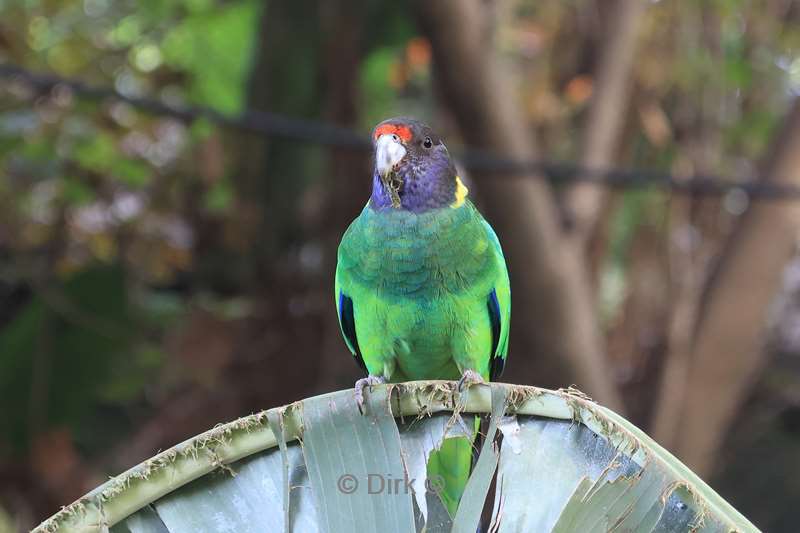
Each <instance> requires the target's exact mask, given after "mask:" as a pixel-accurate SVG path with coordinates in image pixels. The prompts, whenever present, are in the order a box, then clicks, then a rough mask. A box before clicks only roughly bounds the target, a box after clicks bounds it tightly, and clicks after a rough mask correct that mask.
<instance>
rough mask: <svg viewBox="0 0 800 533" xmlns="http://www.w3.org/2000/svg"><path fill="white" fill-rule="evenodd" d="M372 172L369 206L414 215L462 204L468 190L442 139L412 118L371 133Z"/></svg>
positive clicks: (386, 123)
mask: <svg viewBox="0 0 800 533" xmlns="http://www.w3.org/2000/svg"><path fill="white" fill-rule="evenodd" d="M372 142H373V146H374V148H375V170H374V176H373V187H372V199H371V203H372V207H373V208H377V209H383V208H394V209H404V210H408V211H414V212H422V211H428V210H430V209H436V208H441V207H446V206H458V205H461V204H462V203H463V202H464V198H465V197H466V194H467V189H466V187H464V185H463V184H462V183H461V180H460V179H459V178H458V176H457V175H456V168H455V165H454V164H453V161H452V160H451V159H450V154H449V153H448V152H447V148H446V147H445V145H444V143H443V142H442V140H441V139H440V138H439V136H437V135H436V134H435V133H434V132H433V131H432V130H431V128H430V127H428V126H427V125H425V124H423V123H421V122H419V121H417V120H414V119H412V118H405V117H400V118H391V119H388V120H384V121H383V122H381V123H380V124H378V125H377V126H376V127H375V129H374V130H373V132H372Z"/></svg>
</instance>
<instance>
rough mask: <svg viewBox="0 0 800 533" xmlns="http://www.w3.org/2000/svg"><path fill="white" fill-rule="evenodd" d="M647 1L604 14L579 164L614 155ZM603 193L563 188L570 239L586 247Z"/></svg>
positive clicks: (620, 1) (604, 162) (628, 2)
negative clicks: (569, 220)
mask: <svg viewBox="0 0 800 533" xmlns="http://www.w3.org/2000/svg"><path fill="white" fill-rule="evenodd" d="M645 5H646V3H645V2H644V1H643V0H617V1H616V2H615V3H614V5H613V8H612V9H611V10H610V13H609V16H608V24H607V31H606V32H604V36H603V39H602V42H603V49H602V51H601V53H600V61H599V63H598V65H597V69H596V75H595V84H594V90H593V92H592V98H591V101H590V104H589V116H588V118H587V122H586V128H585V130H584V138H583V154H582V156H581V161H580V162H581V165H582V166H585V167H587V168H597V169H600V168H607V167H609V166H610V165H611V163H612V162H613V160H614V157H615V154H616V151H617V147H618V145H619V140H620V136H621V135H622V131H623V125H624V122H625V121H624V118H625V113H626V111H627V108H628V100H629V95H630V87H631V76H632V72H633V64H634V56H635V54H636V41H637V37H638V34H639V28H640V22H641V20H642V18H643V16H642V15H643V14H644V11H645ZM606 196H607V191H606V188H605V187H600V186H598V185H596V184H592V183H587V182H578V183H576V184H575V185H572V186H571V187H570V188H569V189H568V190H567V192H566V197H565V206H566V209H567V211H568V214H569V216H570V218H571V221H572V231H571V233H570V238H571V239H572V240H574V241H575V244H576V246H580V247H582V248H583V247H585V246H586V243H587V242H588V240H589V239H590V238H591V236H592V233H593V231H594V227H595V224H596V222H597V219H598V216H599V215H600V212H601V211H602V208H603V203H604V201H605V198H606Z"/></svg>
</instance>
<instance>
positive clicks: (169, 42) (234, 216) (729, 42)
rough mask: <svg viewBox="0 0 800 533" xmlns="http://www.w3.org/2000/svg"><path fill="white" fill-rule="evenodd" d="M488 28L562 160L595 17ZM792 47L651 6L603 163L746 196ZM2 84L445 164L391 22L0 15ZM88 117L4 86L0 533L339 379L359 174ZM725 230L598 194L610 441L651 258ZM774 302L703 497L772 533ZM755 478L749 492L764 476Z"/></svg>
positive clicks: (715, 220) (512, 376) (651, 359)
mask: <svg viewBox="0 0 800 533" xmlns="http://www.w3.org/2000/svg"><path fill="white" fill-rule="evenodd" d="M498 4H499V7H498V8H497V9H496V11H495V13H494V16H495V17H496V21H495V27H496V36H495V39H496V43H497V46H498V49H499V53H500V56H501V58H502V61H503V62H504V63H506V64H507V66H508V68H509V70H510V71H512V72H514V73H515V74H516V75H517V76H518V77H519V79H518V80H517V81H518V85H517V86H516V94H517V96H518V98H519V102H520V106H519V107H520V112H521V113H523V114H524V116H525V119H526V121H527V122H528V123H529V124H530V126H531V128H532V129H534V130H535V131H536V133H537V136H538V139H539V142H540V145H541V146H540V152H541V153H542V154H544V155H546V157H547V158H548V159H553V160H561V161H576V160H579V159H580V156H581V150H582V146H581V142H580V139H581V135H580V132H581V128H582V125H583V123H584V121H585V120H586V113H587V108H588V105H589V102H590V100H591V96H592V93H593V87H594V83H595V77H594V76H595V75H594V72H595V68H596V67H597V62H598V53H597V50H598V49H599V48H600V47H601V45H602V42H603V40H604V39H606V38H608V35H607V34H606V33H605V28H606V24H607V17H608V10H607V9H606V8H604V7H603V6H602V4H603V2H600V1H597V0H569V1H563V2H561V1H558V2H557V1H546V2H532V1H528V0H520V1H517V2H508V3H498ZM799 22H800V6H798V4H797V3H796V2H792V1H789V0H750V1H748V0H734V1H731V0H728V1H722V0H718V1H709V2H696V1H685V2H669V1H666V0H664V1H660V2H659V1H654V2H650V3H648V7H647V9H646V11H645V13H644V15H643V18H642V21H641V28H640V30H639V38H638V39H639V42H638V45H637V51H636V56H635V60H634V67H633V70H632V72H631V82H630V83H631V86H632V90H631V96H630V99H629V101H628V102H626V105H627V106H628V108H627V111H626V115H625V116H626V118H625V122H624V126H623V130H622V134H621V139H622V140H621V142H620V143H619V145H620V148H619V150H618V153H616V154H614V159H615V161H616V162H617V163H618V164H619V165H620V166H624V167H634V168H647V169H659V170H664V171H669V172H672V173H674V174H675V175H677V176H690V175H694V174H709V173H711V174H718V175H723V176H726V177H727V178H730V179H749V178H752V177H753V176H756V175H758V172H759V166H758V164H759V161H760V160H761V158H762V157H763V154H764V153H765V151H766V150H767V147H768V145H769V143H770V140H771V139H772V136H773V134H774V132H775V129H776V127H777V125H778V124H779V123H780V120H781V118H782V117H783V116H784V114H785V113H786V111H787V109H788V107H789V105H790V102H791V100H792V98H793V97H795V96H796V95H798V94H800V23H799ZM454 23H457V22H455V21H454ZM0 61H2V62H6V63H9V64H15V65H20V66H24V67H25V68H27V69H29V70H31V71H33V72H42V73H53V74H57V75H60V76H65V77H68V78H75V79H79V80H81V81H84V82H86V83H87V84H89V85H91V86H99V87H113V88H114V89H115V90H116V91H117V92H118V93H120V94H121V95H124V96H125V97H128V98H139V97H146V98H151V99H157V100H160V101H161V102H163V103H166V104H168V105H170V106H174V107H182V106H186V105H201V106H207V107H210V108H212V109H214V110H216V111H218V112H220V113H222V114H224V115H227V116H231V117H234V116H237V115H238V114H240V113H242V112H245V111H246V110H247V109H258V110H263V111H274V112H279V113H285V114H287V115H291V116H294V117H302V118H311V119H319V120H325V121H332V122H335V123H337V124H341V125H345V126H349V127H352V128H354V129H357V130H358V131H360V132H362V133H363V132H366V131H368V130H369V128H370V127H371V126H372V125H373V124H374V123H376V122H377V121H379V120H381V119H383V118H386V117H388V116H392V115H396V114H404V115H414V116H418V117H420V118H424V119H426V120H427V121H429V122H431V123H434V124H436V125H437V126H438V128H439V129H440V130H441V132H442V133H443V134H444V135H445V136H446V138H448V140H449V143H450V144H451V145H454V146H457V145H459V144H463V142H462V141H461V140H460V135H459V132H458V130H457V129H456V127H455V124H454V123H453V120H452V118H451V117H450V115H449V114H448V109H447V107H446V106H444V105H442V104H441V100H442V94H441V93H440V92H439V90H438V89H437V87H436V85H435V83H434V68H433V63H432V51H431V45H430V44H429V41H428V39H426V38H425V36H424V35H423V33H422V32H421V31H420V30H419V29H418V27H417V24H416V19H415V17H414V15H413V13H412V12H411V11H409V10H407V9H406V7H404V5H402V3H385V2H378V1H377V0H363V1H360V2H346V1H343V0H341V1H340V0H336V1H330V2H326V1H324V0H317V1H313V0H299V1H295V2H267V3H262V2H258V1H256V0H158V1H156V0H143V1H134V0H58V1H55V0H0ZM84 96H85V95H81V94H77V93H76V92H75V91H73V90H71V89H70V88H69V87H67V86H64V85H56V86H54V87H53V88H52V90H49V91H46V92H41V91H38V90H36V88H35V87H33V86H31V85H30V84H28V83H27V82H26V81H25V80H24V79H23V78H19V77H17V78H13V77H12V78H5V79H2V80H0V302H2V305H0V400H1V401H0V428H2V431H0V479H2V483H0V531H4V530H11V531H13V530H15V529H18V528H19V529H23V528H27V527H30V526H31V525H33V524H34V523H36V522H38V521H39V520H41V519H43V518H44V517H45V516H46V515H49V514H51V513H52V512H53V511H55V510H56V509H57V508H58V507H59V506H60V505H63V504H66V503H68V502H69V501H72V500H73V499H75V498H77V497H79V496H80V495H81V494H82V493H83V492H85V491H86V490H88V489H90V488H92V487H93V486H95V485H97V484H99V483H100V482H101V481H103V480H104V479H105V478H106V477H107V476H108V475H110V474H114V473H118V472H119V471H121V470H123V469H125V468H127V467H129V466H131V465H132V464H134V463H136V462H138V461H141V460H143V459H145V458H147V457H149V456H150V455H152V454H153V453H155V452H156V451H157V450H158V449H162V448H165V447H168V446H170V445H172V444H174V443H175V442H177V441H179V440H182V439H184V438H187V437H189V436H191V435H193V434H196V433H198V432H200V431H202V430H204V429H207V428H209V427H211V426H213V425H214V424H215V423H217V422H220V421H223V420H228V419H232V418H235V417H237V416H241V415H244V414H246V413H248V412H251V411H255V410H258V409H262V408H267V407H272V406H276V405H279V404H282V403H286V402H289V401H292V400H296V399H299V398H302V397H305V396H308V395H311V394H316V393H321V392H325V391H328V390H332V389H334V388H343V387H347V386H349V385H350V384H352V381H353V380H354V379H356V378H357V377H359V376H358V373H357V368H356V366H355V364H354V363H352V361H350V359H349V355H347V353H346V351H345V349H344V345H343V343H342V342H341V340H340V339H339V333H338V330H337V326H336V319H335V315H334V310H333V305H332V299H331V294H330V291H331V285H332V273H333V267H334V265H335V245H336V243H337V242H338V239H339V237H340V236H341V233H342V232H343V230H344V229H345V227H346V225H347V223H348V222H349V220H351V219H352V218H353V217H354V216H355V215H356V214H357V213H358V210H359V209H360V208H361V206H363V203H364V201H365V200H366V198H367V196H368V186H369V185H368V184H369V161H368V157H367V156H366V155H365V154H363V153H361V152H358V151H351V150H331V149H327V148H323V147H320V146H313V145H309V144H305V143H297V142H293V141H289V140H282V139H268V138H264V137H261V136H257V135H253V134H251V133H248V132H246V131H240V130H235V129H232V128H226V127H225V126H221V125H219V124H216V123H215V122H214V121H211V120H207V119H202V118H198V119H195V120H184V119H181V118H177V117H170V116H166V115H164V114H159V113H150V112H148V111H147V110H143V109H140V108H139V107H137V106H135V105H131V104H130V103H126V102H125V101H121V100H119V99H107V98H100V99H96V98H85V97H84ZM445 98H446V96H445ZM556 189H557V191H558V190H560V188H559V187H557V188H556ZM475 190H476V191H477V193H476V198H477V200H476V201H478V202H479V203H480V201H481V195H480V186H479V184H478V186H477V187H476V189H475ZM746 208H747V198H746V197H744V198H742V197H741V195H740V194H739V195H737V194H736V192H735V191H734V192H731V193H728V194H727V195H723V196H722V197H720V198H708V199H702V200H698V201H697V202H696V203H695V204H693V206H692V207H691V215H690V216H689V217H688V218H687V219H686V220H685V221H683V222H680V221H679V222H680V223H676V218H675V213H674V196H673V195H670V194H668V193H665V192H663V191H662V190H660V189H656V188H652V189H644V190H631V191H618V192H614V193H613V195H612V198H611V199H610V201H609V202H608V204H607V206H606V207H605V209H604V210H603V214H602V221H603V223H602V225H601V230H599V231H598V235H597V236H596V238H595V240H594V243H595V244H594V245H593V246H592V247H591V253H590V256H589V259H590V262H591V263H592V268H591V269H592V272H593V276H594V281H595V284H596V292H597V302H598V304H597V306H598V310H597V313H598V316H599V317H600V320H601V324H602V327H603V331H604V333H605V335H606V338H607V342H608V346H607V352H608V361H607V364H608V365H609V367H610V368H611V370H612V374H613V376H614V380H615V383H616V384H617V385H618V387H619V388H620V390H622V391H623V397H624V399H625V401H626V405H627V406H628V408H629V413H628V416H629V418H631V419H632V420H633V421H634V422H636V423H637V424H639V425H641V426H643V427H645V428H647V427H648V424H649V421H650V419H651V418H650V417H651V416H652V413H653V411H654V410H655V408H656V406H655V405H654V401H655V399H654V398H653V396H654V395H653V393H652V391H653V388H654V386H655V383H657V376H658V375H659V374H658V373H659V372H660V369H661V368H662V366H663V365H662V362H661V361H662V359H663V358H664V356H665V353H666V347H665V343H666V342H667V340H666V339H667V332H666V326H665V324H666V323H667V322H668V317H669V314H670V308H669V304H670V294H671V288H672V285H671V284H670V283H671V281H670V275H674V272H672V274H671V273H670V270H669V268H668V266H665V265H667V264H668V263H669V258H668V256H669V255H670V251H669V249H670V247H671V246H676V245H677V246H678V247H689V248H690V249H692V250H697V249H699V248H698V247H701V246H704V247H707V248H702V249H703V250H705V249H708V250H710V251H711V252H709V253H713V252H714V251H715V250H718V248H719V246H718V244H719V242H720V239H721V236H722V235H724V234H725V233H726V232H727V231H728V230H729V229H730V227H731V225H732V224H733V223H734V222H735V220H736V218H737V217H738V216H739V215H741V213H742V212H743V211H744V210H745V209H746ZM502 237H503V236H502V235H501V238H502ZM511 268H512V269H524V268H525V266H524V265H518V264H512V265H511ZM795 270H797V267H795ZM796 277H797V276H796V275H795V276H794V277H792V275H790V274H787V279H788V281H787V282H786V284H785V287H784V290H783V291H782V294H783V296H782V298H783V300H784V305H783V306H782V307H781V306H779V307H780V309H782V310H783V311H781V312H776V316H777V318H776V319H774V320H773V322H774V328H773V329H774V330H775V333H774V334H773V335H772V337H773V341H772V342H771V343H770V347H771V348H770V350H772V351H773V352H774V353H775V354H777V355H775V356H774V357H772V358H770V361H772V362H771V363H770V364H769V366H768V368H767V370H766V371H765V377H764V378H763V379H762V380H760V381H759V380H754V381H758V382H759V383H761V384H760V385H758V386H756V387H755V388H754V391H755V392H753V394H752V399H751V400H750V401H748V402H747V403H746V404H745V406H744V407H742V417H743V420H746V421H747V422H746V424H747V425H746V426H745V425H743V426H742V427H747V428H749V429H748V431H747V435H748V436H747V437H746V438H744V437H743V438H738V439H737V437H736V435H732V436H731V438H730V439H729V440H727V441H726V445H725V447H724V449H723V450H722V454H721V456H720V458H719V460H718V464H716V469H715V472H717V473H716V474H715V476H716V477H715V478H714V479H715V480H716V483H714V484H715V486H717V487H718V488H719V490H720V491H721V493H722V494H723V496H725V497H728V498H730V499H731V500H732V501H733V503H734V505H737V506H738V507H739V508H740V509H741V510H742V511H743V512H744V513H745V514H746V515H748V516H749V517H751V518H752V519H753V520H754V521H755V522H756V523H757V524H759V525H760V526H761V527H763V528H764V529H765V530H770V531H794V530H796V524H797V519H798V514H797V509H796V505H795V502H796V501H797V500H796V498H797V497H800V486H798V483H799V482H798V479H800V472H794V474H793V473H792V472H793V470H792V468H794V470H795V471H796V470H797V467H796V466H795V467H791V468H789V467H787V466H786V465H785V464H784V465H782V464H781V463H780V460H781V459H784V460H785V459H788V458H790V457H795V458H796V454H797V451H798V449H800V422H799V421H800V414H799V413H800V396H798V394H797V391H798V390H800V387H798V385H800V365H799V364H798V357H800V346H799V345H798V342H797V335H798V334H797V331H798V327H800V326H798V324H800V322H798V320H800V319H799V318H798V317H800V312H798V308H797V304H796V303H794V304H793V303H792V302H795V301H796V300H797V299H798V298H797V293H798V291H800V287H798V286H797V285H798V284H797V283H796V281H797V280H796V279H795V278H796ZM513 335H514V333H512V336H513ZM532 357H536V356H535V355H534V354H523V353H518V352H517V353H514V352H513V349H512V353H511V359H510V361H509V368H508V373H507V374H506V375H505V376H504V379H505V380H507V381H511V382H524V383H532V384H537V385H547V386H560V385H564V386H566V385H569V382H548V383H541V382H539V381H537V377H536V376H535V375H530V374H526V372H525V368H524V367H523V365H524V362H522V361H521V360H523V359H525V358H532ZM762 382H763V383H762ZM765 454H766V456H770V457H772V458H773V462H772V463H769V464H771V465H773V466H769V465H767V466H764V468H761V467H760V466H763V465H762V463H765V461H766V460H765ZM795 462H796V461H795ZM756 465H759V468H756ZM745 480H747V481H745ZM3 524H6V525H3Z"/></svg>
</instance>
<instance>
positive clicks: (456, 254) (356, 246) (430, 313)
mask: <svg viewBox="0 0 800 533" xmlns="http://www.w3.org/2000/svg"><path fill="white" fill-rule="evenodd" d="M335 291H336V292H335V296H336V302H337V308H338V310H339V313H338V314H339V318H340V324H341V326H342V331H343V334H344V336H345V340H346V342H347V345H348V347H349V348H350V351H351V352H352V353H353V355H354V356H355V357H357V358H362V359H363V364H364V365H365V366H366V369H367V370H368V371H369V374H370V375H374V376H382V377H384V378H385V379H387V380H388V381H393V382H397V381H407V380H417V379H449V380H457V379H459V378H460V377H461V376H462V374H463V372H464V371H465V370H473V371H475V372H477V373H478V374H480V375H481V376H482V377H483V378H484V379H487V380H488V379H489V378H490V376H491V369H492V368H495V369H498V368H499V369H501V368H502V363H503V362H504V360H505V357H506V353H507V350H508V330H509V319H510V313H511V293H510V288H509V281H508V272H507V270H506V265H505V260H504V258H503V252H502V250H501V248H500V243H499V241H498V240H497V236H496V235H495V233H494V231H493V230H492V228H491V227H490V226H489V224H488V223H487V222H486V221H485V220H484V219H483V217H482V216H481V215H480V213H479V212H478V211H477V209H475V207H474V206H473V205H472V203H471V202H470V201H469V200H467V201H465V202H463V204H462V205H460V206H459V207H443V208H437V209H431V210H428V211H424V212H421V213H414V212H411V211H407V210H402V209H386V210H380V211H376V210H373V209H372V208H371V207H370V205H367V207H365V208H364V210H363V211H362V213H361V215H360V216H359V217H358V218H356V220H355V221H354V222H353V223H352V224H351V225H350V227H349V228H348V230H347V232H346V233H345V235H344V237H343V238H342V242H341V245H340V246H339V255H338V266H337V269H336V287H335ZM493 294H494V295H496V300H494V302H495V303H494V304H493V303H492V302H493V300H492V295H493ZM350 304H351V305H352V307H350ZM493 309H494V310H495V311H493ZM493 315H496V316H493ZM493 360H494V365H493ZM470 444H471V443H470V442H469V441H467V439H464V438H461V439H454V440H450V439H448V441H446V446H445V447H444V448H443V449H442V450H441V451H440V452H439V453H438V454H437V455H436V456H435V457H434V459H432V463H433V464H431V465H430V466H429V473H436V474H439V475H442V476H443V477H444V478H445V480H448V481H449V480H450V479H451V478H458V479H463V482H462V483H448V485H447V487H446V490H445V494H444V495H443V499H444V500H445V503H446V504H447V506H448V509H449V510H450V511H451V513H452V512H454V511H455V507H456V505H457V503H458V499H459V498H460V495H461V492H462V491H463V488H464V487H463V485H464V483H465V481H466V476H468V473H469V464H470V463H469V462H470V457H471V446H470ZM452 485H456V486H452Z"/></svg>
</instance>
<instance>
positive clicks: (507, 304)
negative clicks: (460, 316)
mask: <svg viewBox="0 0 800 533" xmlns="http://www.w3.org/2000/svg"><path fill="white" fill-rule="evenodd" d="M483 224H484V226H485V227H486V233H487V234H488V235H489V240H490V241H491V242H492V245H493V246H494V249H495V252H496V253H497V261H498V265H499V275H498V278H497V282H496V284H495V287H494V289H493V290H492V292H490V293H489V297H488V299H487V308H488V310H489V317H490V319H491V322H492V359H491V361H490V363H489V369H490V371H489V375H490V377H491V379H492V380H495V379H497V378H498V377H500V375H501V374H502V373H503V368H504V367H505V362H506V356H507V355H508V331H509V329H510V326H511V284H510V283H509V280H508V269H507V267H506V260H505V256H504V255H503V249H502V248H501V247H500V240H499V239H498V238H497V234H496V233H495V232H494V229H492V226H490V225H489V223H488V222H486V221H485V220H484V221H483Z"/></svg>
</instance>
